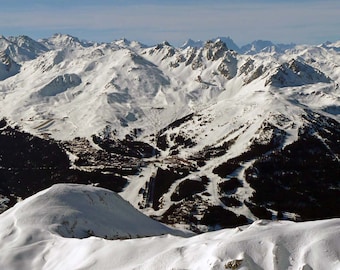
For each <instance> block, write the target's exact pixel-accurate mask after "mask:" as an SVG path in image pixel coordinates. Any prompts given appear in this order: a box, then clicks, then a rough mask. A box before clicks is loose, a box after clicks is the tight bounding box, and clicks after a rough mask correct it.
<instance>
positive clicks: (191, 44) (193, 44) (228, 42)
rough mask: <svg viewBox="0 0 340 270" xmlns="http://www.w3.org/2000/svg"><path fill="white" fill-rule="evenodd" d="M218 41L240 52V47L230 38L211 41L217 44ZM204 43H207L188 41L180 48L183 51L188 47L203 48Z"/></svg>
mask: <svg viewBox="0 0 340 270" xmlns="http://www.w3.org/2000/svg"><path fill="white" fill-rule="evenodd" d="M217 40H221V41H222V42H224V43H225V44H226V45H227V47H228V49H230V50H234V51H239V47H238V46H237V45H236V44H235V42H234V41H233V40H232V39H231V38H230V37H217V38H213V39H211V41H213V42H216V41H217ZM204 43H205V42H204V41H201V40H197V41H194V40H192V39H188V40H187V41H186V42H185V43H184V44H183V45H182V46H180V48H182V49H185V48H187V47H193V48H195V47H196V48H201V47H203V46H204Z"/></svg>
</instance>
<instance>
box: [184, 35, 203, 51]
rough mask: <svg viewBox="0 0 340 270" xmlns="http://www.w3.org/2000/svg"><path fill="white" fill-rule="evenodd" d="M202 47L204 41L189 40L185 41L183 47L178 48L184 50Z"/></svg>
mask: <svg viewBox="0 0 340 270" xmlns="http://www.w3.org/2000/svg"><path fill="white" fill-rule="evenodd" d="M203 46H204V41H202V40H192V39H191V38H189V39H188V40H187V41H185V42H184V43H183V45H181V46H180V48H182V49H185V48H187V47H193V48H201V47H203Z"/></svg>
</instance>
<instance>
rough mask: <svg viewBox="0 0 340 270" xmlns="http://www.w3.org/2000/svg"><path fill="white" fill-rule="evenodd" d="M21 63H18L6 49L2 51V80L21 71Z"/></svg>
mask: <svg viewBox="0 0 340 270" xmlns="http://www.w3.org/2000/svg"><path fill="white" fill-rule="evenodd" d="M19 71H20V65H19V64H18V63H16V62H15V61H14V60H13V59H12V58H11V57H10V56H9V55H8V54H7V53H6V52H5V51H0V81H3V80H5V79H7V78H9V77H11V76H14V75H15V74H17V73H19Z"/></svg>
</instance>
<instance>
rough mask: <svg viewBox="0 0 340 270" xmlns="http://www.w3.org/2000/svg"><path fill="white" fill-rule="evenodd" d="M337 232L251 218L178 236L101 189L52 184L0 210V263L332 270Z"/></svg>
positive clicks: (334, 222) (323, 225) (328, 225)
mask: <svg viewBox="0 0 340 270" xmlns="http://www.w3.org/2000/svg"><path fill="white" fill-rule="evenodd" d="M339 231H340V220H339V219H330V220H324V221H313V222H304V223H293V222H287V221H276V222H270V221H265V220H259V221H257V222H255V223H253V224H251V225H250V226H243V227H237V228H235V229H225V230H220V231H217V232H210V233H204V234H201V235H197V236H191V237H189V236H188V235H187V236H186V237H183V236H184V235H185V234H184V233H181V232H179V231H176V230H173V229H170V228H167V227H165V226H164V225H162V224H160V223H157V222H156V221H152V220H150V219H149V218H147V217H146V216H143V215H142V214H141V213H139V212H138V211H136V210H135V209H133V208H132V207H131V206H130V205H129V204H128V203H127V202H124V201H123V200H122V199H121V198H120V197H119V196H118V195H117V194H114V193H113V192H111V191H109V190H105V189H100V188H96V187H93V186H82V185H65V184H59V185H55V186H52V187H51V188H49V189H47V190H44V191H42V192H40V193H38V194H36V195H33V196H32V197H30V198H27V199H25V200H24V201H22V202H19V203H18V204H17V205H16V206H15V207H13V208H12V209H10V210H8V211H6V212H5V213H3V214H1V215H0V240H1V241H0V267H1V269H7V270H12V269H13V270H14V269H31V270H35V269H39V270H42V269H54V270H56V269H91V270H95V269H98V270H99V269H100V270H105V269H119V270H122V269H148V270H150V269H157V270H159V269H195V270H197V269H204V270H207V269H244V270H246V269H248V270H250V269H251V270H254V269H277V270H285V269H304V270H306V269H314V270H321V269H329V270H336V269H339V267H340V263H339V252H340V245H339V243H340V234H339ZM161 234H165V235H163V236H161ZM179 234H182V235H183V236H179ZM151 235H154V236H153V237H145V236H151ZM176 235H178V236H176ZM125 238H128V239H125ZM124 239H125V240H124Z"/></svg>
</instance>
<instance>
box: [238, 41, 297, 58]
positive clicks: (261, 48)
mask: <svg viewBox="0 0 340 270" xmlns="http://www.w3.org/2000/svg"><path fill="white" fill-rule="evenodd" d="M295 46H296V45H295V44H293V43H291V44H274V43H273V42H271V41H269V40H255V41H253V42H252V43H250V44H247V45H244V46H242V47H241V48H240V50H239V52H240V53H242V54H249V55H254V54H257V53H260V52H264V53H274V52H277V53H284V51H285V50H288V49H292V48H294V47H295Z"/></svg>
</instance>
